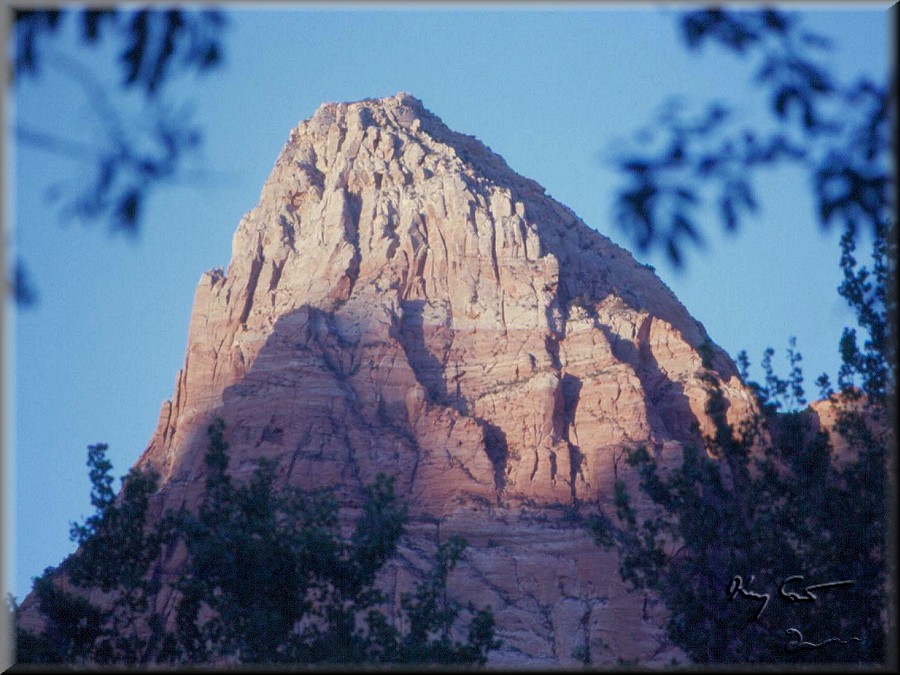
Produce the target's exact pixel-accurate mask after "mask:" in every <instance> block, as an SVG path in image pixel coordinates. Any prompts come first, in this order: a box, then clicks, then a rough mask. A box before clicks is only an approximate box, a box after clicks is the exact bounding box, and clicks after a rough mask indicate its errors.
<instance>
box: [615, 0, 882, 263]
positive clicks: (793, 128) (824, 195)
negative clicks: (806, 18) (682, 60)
mask: <svg viewBox="0 0 900 675" xmlns="http://www.w3.org/2000/svg"><path fill="white" fill-rule="evenodd" d="M680 24H681V30H682V33H683V37H684V40H685V42H686V44H687V46H688V47H689V48H690V49H700V48H702V47H703V46H704V45H706V44H708V43H714V44H717V45H718V46H720V47H722V48H724V49H726V50H729V51H732V52H735V53H738V54H741V55H744V56H745V57H747V58H749V59H753V60H754V61H755V71H754V76H753V83H754V86H755V87H757V88H758V89H759V90H760V92H761V93H762V94H763V95H765V96H767V97H768V100H769V106H770V110H771V113H772V121H773V123H774V126H773V128H763V127H761V126H756V127H754V126H747V125H744V126H741V125H740V121H739V120H736V119H735V117H736V115H735V112H734V111H733V110H732V109H731V108H730V107H729V105H728V104H727V103H726V102H724V101H714V102H711V103H708V104H707V105H706V109H705V110H704V111H702V112H700V113H694V114H690V113H688V112H686V110H685V105H684V102H683V101H681V100H680V99H678V98H675V99H670V100H669V101H667V103H666V104H665V105H664V106H663V108H662V111H661V113H660V114H659V116H658V118H657V119H656V120H654V121H653V123H652V124H650V125H648V127H647V128H646V129H644V130H642V131H641V132H639V133H638V134H637V135H636V137H635V139H634V142H633V143H632V144H631V147H630V148H629V149H627V150H625V151H624V152H621V153H619V154H618V155H617V156H615V157H614V158H613V163H614V164H615V165H616V166H617V167H618V169H619V170H620V171H621V172H622V173H623V174H624V176H625V177H626V181H627V184H626V185H625V186H624V187H623V188H622V189H621V190H619V191H617V198H616V205H615V219H616V221H617V223H618V224H619V226H620V227H622V228H623V229H624V230H625V232H626V233H628V234H629V235H630V236H631V237H632V240H633V241H634V243H635V244H636V245H637V247H638V248H639V249H640V250H642V251H643V250H647V249H649V248H651V247H664V249H665V251H666V253H667V255H668V257H669V259H670V260H671V261H672V263H673V264H674V265H675V266H680V265H681V264H682V259H683V256H684V250H685V247H686V245H694V246H699V245H702V243H703V241H704V240H703V236H702V232H701V230H702V227H701V225H700V223H702V222H704V221H706V220H707V219H708V217H707V216H706V215H705V211H704V210H705V209H709V208H714V209H715V210H716V211H717V216H718V219H719V220H720V221H721V224H722V226H723V227H724V228H725V229H726V230H736V229H737V228H738V227H739V225H740V223H741V222H742V221H743V219H744V217H745V216H747V215H748V214H752V213H754V212H755V211H756V210H757V209H758V202H759V200H758V196H757V193H756V191H755V189H754V177H755V175H757V173H758V172H759V171H760V170H762V169H765V168H770V167H775V166H778V165H785V164H792V165H796V166H798V167H801V168H802V169H803V170H804V171H805V172H806V173H807V174H808V176H809V178H810V183H811V185H812V186H813V192H814V196H815V200H816V204H817V210H818V213H817V216H818V219H819V222H820V224H821V226H822V227H823V228H828V227H830V226H832V225H833V224H834V223H841V224H842V226H843V228H844V231H845V232H848V233H850V236H855V234H856V232H857V229H858V228H860V227H865V228H868V229H869V230H874V229H876V228H877V227H879V224H880V223H882V222H884V220H885V219H886V218H887V216H888V215H889V214H890V213H891V212H892V209H893V197H892V192H891V184H892V179H891V173H890V168H889V162H888V157H889V156H888V150H889V147H890V138H891V136H890V115H889V111H890V109H891V107H892V106H893V105H894V96H895V90H894V85H893V81H892V82H891V84H890V85H889V86H888V85H887V84H884V83H879V82H875V81H873V80H871V79H870V78H867V77H861V78H859V79H858V80H856V81H853V82H846V83H845V82H839V81H838V80H837V79H836V78H835V76H834V75H833V73H831V72H830V71H829V69H828V68H826V67H825V66H824V65H823V64H822V63H821V58H820V54H821V53H823V52H824V51H826V50H828V49H829V47H830V41H829V40H828V39H827V38H825V37H823V36H821V35H817V34H814V33H811V32H808V31H806V30H805V29H804V28H803V26H802V23H801V20H800V17H799V16H798V15H796V14H793V13H786V12H782V11H779V10H775V9H761V10H752V11H751V10H744V9H735V10H727V9H722V8H715V9H704V10H696V11H689V12H685V13H684V14H682V15H681V18H680Z"/></svg>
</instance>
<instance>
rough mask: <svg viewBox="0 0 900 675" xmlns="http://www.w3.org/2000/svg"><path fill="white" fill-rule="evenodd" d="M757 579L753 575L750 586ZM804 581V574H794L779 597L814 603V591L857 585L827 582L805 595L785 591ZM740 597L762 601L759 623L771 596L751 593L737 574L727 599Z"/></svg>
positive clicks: (783, 582)
mask: <svg viewBox="0 0 900 675" xmlns="http://www.w3.org/2000/svg"><path fill="white" fill-rule="evenodd" d="M754 578H755V577H754V576H752V575H751V577H750V580H749V581H748V582H747V583H748V584H752V583H753V579H754ZM796 580H800V581H802V580H803V575H802V574H794V575H793V576H790V577H788V578H787V579H785V580H784V581H782V582H781V585H780V586H779V587H778V595H780V596H781V597H782V598H784V599H785V600H787V601H789V602H812V601H814V600H817V599H818V596H817V595H816V594H815V593H813V591H820V590H823V589H825V588H835V587H838V586H850V585H851V584H853V583H855V582H854V581H853V580H852V579H845V580H843V581H826V582H825V583H823V584H813V585H812V586H806V587H805V588H804V589H803V594H802V595H801V594H800V593H796V592H794V591H789V590H785V587H786V586H787V585H788V584H790V583H791V582H792V581H796ZM737 595H740V596H741V597H742V598H749V599H750V600H762V605H760V608H759V609H758V610H757V612H756V616H754V617H753V618H754V620H756V621H758V620H759V617H761V616H762V613H763V611H765V609H766V606H767V605H768V604H769V599H770V597H771V596H770V595H769V594H768V593H756V592H755V591H751V590H749V589H747V588H745V587H744V578H743V577H742V576H741V575H739V574H735V575H734V576H733V577H732V578H731V583H729V584H728V590H727V591H726V597H727V598H728V600H729V601H731V600H734V598H735V597H736V596H737Z"/></svg>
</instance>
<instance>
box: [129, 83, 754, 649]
mask: <svg viewBox="0 0 900 675" xmlns="http://www.w3.org/2000/svg"><path fill="white" fill-rule="evenodd" d="M707 342H709V338H708V336H707V334H706V332H705V330H704V328H703V326H702V325H701V324H700V323H699V322H697V321H696V320H694V319H693V318H691V316H690V315H689V314H688V313H687V311H686V310H685V308H684V307H683V306H682V305H681V303H680V302H679V301H678V299H677V298H676V297H675V296H674V295H673V294H672V292H671V291H670V290H669V289H668V288H667V287H666V286H665V284H663V283H662V282H661V281H660V280H659V279H658V278H657V277H656V276H655V275H654V273H653V271H652V270H651V269H649V268H648V267H645V266H643V265H641V264H639V263H638V262H636V261H635V260H634V258H633V257H632V256H631V255H630V254H629V253H628V252H626V251H625V250H623V249H621V248H619V247H618V246H616V245H615V244H613V243H612V242H611V241H610V240H609V239H607V238H606V237H604V236H603V235H601V234H599V233H598V232H597V231H595V230H593V229H591V228H589V227H587V226H586V225H585V224H584V223H583V222H582V221H581V220H580V219H579V218H578V217H577V216H576V215H575V214H574V213H573V212H572V211H571V210H570V209H568V208H566V207H565V206H563V205H562V204H560V203H558V202H556V201H555V200H553V199H552V198H550V197H549V196H547V194H546V193H545V191H544V189H543V188H542V187H541V186H540V185H538V184H537V183H535V182H534V181H532V180H529V179H527V178H523V177H522V176H519V175H517V174H516V173H514V172H513V171H512V170H511V169H510V168H509V167H508V166H507V165H506V163H505V162H504V160H503V159H502V158H501V157H499V156H498V155H496V154H494V153H493V152H491V151H490V150H489V149H488V148H487V147H486V146H485V145H484V144H482V143H481V142H479V141H478V140H476V139H475V138H473V137H471V136H465V135H462V134H459V133H456V132H454V131H451V130H450V129H448V128H447V127H446V126H445V125H444V124H443V122H441V120H440V119H439V118H438V117H436V116H435V115H433V114H432V113H430V112H429V111H428V110H426V109H425V108H424V107H423V105H422V103H421V102H420V101H418V100H417V99H415V98H414V97H412V96H410V95H408V94H398V95H397V96H394V97H391V98H385V99H381V100H366V101H360V102H358V103H349V104H343V103H339V104H331V103H329V104H324V105H322V106H321V107H320V108H319V110H318V111H317V112H316V113H315V115H313V117H312V118H311V119H309V120H307V121H305V122H302V123H300V125H299V126H297V127H296V128H295V129H293V130H292V131H291V132H290V135H289V137H288V140H287V143H286V144H285V146H284V148H283V149H282V151H281V153H280V155H279V156H278V159H277V160H276V162H275V167H274V169H273V171H272V173H271V175H270V177H269V179H268V180H267V181H266V183H265V185H264V186H263V189H262V194H261V196H260V200H259V203H258V204H257V206H256V207H255V208H254V209H253V210H252V211H250V212H249V213H248V214H247V215H246V216H245V217H244V218H242V220H241V222H240V223H239V225H238V228H237V231H236V233H235V235H234V241H233V251H232V258H231V262H230V263H229V265H228V268H227V270H225V271H222V270H213V271H211V272H207V273H205V274H204V275H203V276H202V277H201V279H200V283H199V285H198V287H197V291H196V296H195V300H194V309H193V312H192V315H191V323H190V331H189V337H188V346H187V355H186V358H185V365H184V368H183V369H182V370H181V371H180V372H179V374H178V377H177V380H176V385H175V392H174V396H173V398H172V400H171V401H167V402H166V403H165V404H163V408H162V411H161V414H160V420H159V425H158V428H157V430H156V432H155V434H154V436H153V438H152V440H151V441H150V444H149V446H148V448H147V450H146V451H145V453H144V455H143V456H142V458H141V459H140V460H139V463H140V464H151V465H153V466H155V467H156V468H157V470H159V471H160V473H161V474H162V477H163V484H162V488H161V490H160V493H159V495H158V497H157V501H156V504H155V509H156V512H157V513H159V512H161V511H162V510H163V509H164V508H173V507H179V506H181V505H183V504H186V505H187V506H189V507H194V506H196V505H197V504H198V503H199V501H200V500H201V499H202V495H203V489H204V475H203V472H204V465H203V455H204V452H205V449H206V428H207V425H208V424H209V422H210V421H211V420H212V419H213V418H214V417H222V418H223V419H224V420H225V422H226V425H227V430H226V438H227V440H228V441H229V443H230V452H231V470H232V473H233V474H234V475H235V476H236V477H238V478H240V477H241V476H247V475H249V474H250V472H252V470H253V468H254V467H255V465H256V461H257V460H258V459H259V458H261V457H269V458H272V459H275V460H277V462H278V467H279V480H280V481H282V483H283V484H288V483H290V484H296V485H299V486H302V487H305V488H319V487H328V488H330V489H331V490H333V491H334V492H335V493H336V494H337V495H338V496H339V497H340V499H341V503H342V504H343V505H344V506H345V507H346V513H347V515H348V517H352V514H353V510H354V507H355V506H357V505H358V504H359V503H360V498H361V494H362V491H361V488H362V486H363V485H365V484H367V483H369V482H371V481H372V480H373V479H374V478H375V476H376V475H377V474H378V473H379V472H385V473H388V474H391V475H393V476H395V477H396V480H397V487H398V492H399V493H400V495H401V496H402V497H403V498H404V499H405V500H407V501H408V503H409V506H410V513H411V522H410V525H409V528H408V535H409V536H408V537H407V539H406V540H405V543H404V545H403V546H402V547H401V549H400V552H399V555H398V557H397V558H396V559H395V560H394V561H393V562H392V563H391V564H390V568H389V569H388V570H386V573H385V574H384V577H383V582H384V583H385V585H386V587H387V588H389V589H391V590H392V592H393V597H395V598H396V599H397V602H398V604H399V597H400V593H401V592H402V591H403V590H404V589H407V588H409V586H410V584H412V583H414V582H415V581H416V580H417V579H418V578H419V576H418V575H420V573H421V570H422V569H423V568H424V566H425V561H426V560H427V557H428V556H429V555H430V554H432V553H433V552H434V550H435V547H436V545H437V542H438V540H441V541H443V540H445V539H446V537H447V536H449V535H451V534H461V535H463V536H464V537H466V538H467V539H468V541H469V544H470V545H469V548H468V550H467V554H466V558H465V560H464V561H463V562H462V563H461V564H460V566H459V567H458V568H457V571H456V572H454V575H453V576H452V578H451V591H452V595H453V596H454V597H456V598H457V599H460V600H463V601H467V600H473V601H474V602H475V603H476V604H477V605H479V606H484V605H488V604H489V605H491V606H492V608H493V610H494V613H495V616H496V619H497V624H498V637H499V638H500V639H502V640H503V647H502V648H501V649H500V650H499V651H497V652H495V653H494V654H493V655H492V662H494V663H496V664H501V665H502V664H510V665H515V664H525V663H529V664H536V665H541V664H545V665H551V666H553V665H577V663H578V661H577V660H576V659H575V658H574V657H573V654H575V653H580V654H582V655H583V654H584V653H585V651H584V650H589V654H590V658H591V660H592V661H593V663H595V664H604V663H606V664H611V663H615V662H616V661H617V659H619V658H622V659H638V660H640V661H643V662H648V663H663V662H668V661H669V660H670V659H671V658H672V657H673V656H679V657H680V655H679V654H678V653H677V652H676V651H674V650H672V649H670V648H662V649H661V648H660V640H661V637H662V635H663V631H662V628H661V626H662V622H663V618H664V617H663V615H662V607H661V606H660V604H659V603H658V602H656V600H655V599H654V598H652V597H645V596H644V594H642V593H630V592H629V591H628V590H627V589H626V587H625V586H624V584H623V583H622V582H621V580H620V579H619V577H618V574H617V571H616V570H617V565H618V560H617V557H616V555H615V553H614V552H605V551H603V550H602V549H600V548H598V547H597V546H595V545H594V544H593V543H592V541H591V539H590V537H589V535H588V534H587V532H586V531H585V529H584V528H583V526H581V525H578V524H577V523H576V522H573V521H574V519H573V518H572V513H573V512H574V508H575V507H577V508H579V509H581V510H582V511H592V510H595V509H596V507H597V505H598V504H599V505H601V506H605V507H606V510H607V512H611V511H612V506H611V498H612V484H613V481H614V480H615V477H616V476H618V477H620V478H623V477H624V478H625V479H626V480H628V481H632V480H633V476H630V475H629V471H630V467H628V466H627V465H626V464H625V463H624V461H621V458H622V453H623V450H624V448H626V447H631V446H635V445H638V444H647V445H648V446H649V447H651V448H652V449H654V450H655V451H656V452H657V453H658V455H659V456H660V457H661V458H662V459H663V461H664V462H669V463H671V462H674V461H678V460H679V458H680V456H681V450H680V449H681V447H682V445H683V444H684V443H686V442H695V441H697V440H698V439H699V434H701V433H702V432H703V431H704V430H709V429H710V428H711V424H710V422H709V420H708V419H707V417H706V415H705V412H704V407H705V402H706V396H705V393H704V392H705V385H704V383H703V382H702V381H701V380H700V379H699V377H698V376H699V375H700V374H701V373H702V372H703V366H702V363H701V356H700V353H699V351H698V349H699V348H700V347H701V345H703V344H704V343H707ZM712 353H713V359H712V365H713V368H714V371H713V375H714V376H715V377H717V378H718V379H720V380H721V382H722V386H723V389H724V392H725V395H726V398H727V401H728V416H729V419H730V420H731V421H737V420H738V419H740V418H742V417H743V416H745V415H746V414H748V413H749V412H751V411H752V409H753V408H752V406H753V403H752V396H751V395H750V393H749V392H748V391H747V390H746V389H745V388H744V386H743V385H742V384H741V383H740V380H739V378H738V375H737V372H736V369H735V367H734V365H733V363H732V362H731V360H730V359H729V358H728V356H727V355H726V354H725V353H724V352H723V351H722V350H720V349H719V348H718V347H715V346H712ZM181 564H183V561H181V560H180V559H179V558H178V557H177V556H176V558H174V559H173V560H171V561H170V562H169V568H168V570H167V574H168V575H172V576H177V574H178V569H179V565H181ZM168 578H171V576H170V577H168Z"/></svg>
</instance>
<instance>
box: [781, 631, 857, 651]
mask: <svg viewBox="0 0 900 675" xmlns="http://www.w3.org/2000/svg"><path fill="white" fill-rule="evenodd" d="M784 632H785V633H787V634H788V635H791V636H793V637H794V639H793V640H789V641H788V643H787V650H788V651H789V652H799V651H804V650H807V651H809V650H813V649H819V648H820V647H824V646H825V645H827V644H829V643H832V642H839V643H840V644H842V645H846V644H850V643H851V642H862V640H861V639H859V638H858V637H852V638H850V639H849V640H841V639H840V638H836V637H832V638H828V639H827V640H823V641H822V642H806V641H805V640H804V639H803V633H801V632H800V631H799V630H797V629H796V628H788V629H786V630H785V631H784Z"/></svg>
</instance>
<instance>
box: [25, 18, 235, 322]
mask: <svg viewBox="0 0 900 675" xmlns="http://www.w3.org/2000/svg"><path fill="white" fill-rule="evenodd" d="M12 20H13V33H12V38H13V40H12V42H13V54H12V62H11V63H10V64H9V79H10V83H11V84H12V85H13V86H15V84H16V83H17V82H18V81H19V80H21V79H24V78H37V77H40V76H41V75H42V74H43V73H44V72H45V71H46V69H47V68H48V67H49V68H54V69H57V70H59V71H60V72H62V73H64V74H66V76H67V77H68V79H69V80H70V81H72V82H75V83H77V84H78V85H80V86H81V87H82V88H83V90H84V93H85V95H86V97H87V99H88V101H89V102H90V104H91V106H92V109H93V112H94V114H95V116H96V118H97V121H98V122H99V125H100V127H101V128H102V129H103V132H102V133H101V134H100V135H99V136H98V137H97V138H95V139H93V140H91V141H84V140H82V139H77V138H73V137H69V136H65V135H62V134H60V131H59V129H36V128H33V127H31V126H29V125H28V124H27V123H26V122H25V121H20V122H19V123H18V125H17V127H16V129H15V134H16V138H17V140H18V141H19V142H20V143H24V144H29V145H31V146H33V147H36V148H40V149H43V150H46V151H48V152H51V153H53V154H55V155H57V156H60V157H70V158H74V159H77V160H78V161H81V162H85V163H87V164H88V167H89V168H88V171H87V172H86V173H85V175H84V176H82V178H83V179H84V182H83V184H81V185H80V186H79V185H77V184H76V183H75V182H74V181H73V182H72V183H70V184H68V183H67V184H65V185H63V186H62V192H61V194H62V195H64V196H65V198H64V199H63V204H62V206H61V215H62V216H63V217H64V218H66V219H69V218H75V219H79V220H82V221H85V222H91V221H99V222H103V221H105V222H107V223H109V225H110V227H111V228H112V230H114V231H121V232H126V233H128V234H132V235H133V234H135V233H136V232H137V231H138V229H139V228H140V223H141V217H142V214H143V209H144V205H145V203H146V201H147V199H148V197H149V195H150V194H151V193H152V191H153V190H154V189H155V188H156V187H157V186H158V185H160V184H162V183H164V182H165V181H167V180H172V179H174V178H176V177H177V176H178V175H179V174H178V172H179V169H180V168H181V167H182V165H183V162H184V158H185V156H186V155H187V154H188V153H190V152H191V151H193V150H195V149H196V148H197V147H198V146H199V144H200V142H201V131H200V128H199V127H198V126H197V125H196V124H195V123H194V122H193V121H192V120H191V115H190V112H189V110H188V109H187V108H186V107H185V106H177V107H176V106H175V105H174V102H173V101H172V100H171V96H170V94H169V92H168V91H167V88H166V85H167V84H168V83H169V82H171V81H173V80H175V79H177V78H178V77H179V76H181V75H184V74H189V73H197V74H204V73H206V72H208V71H209V70H211V69H212V68H215V67H216V66H217V65H219V64H220V62H221V60H222V52H223V50H222V44H221V33H222V31H223V28H224V26H225V21H224V16H223V15H222V14H221V13H220V12H218V11H216V10H211V9H206V10H182V9H177V8H169V9H152V8H148V7H143V8H134V9H131V8H129V9H125V8H115V7H113V8H108V9H90V8H83V9H81V8H75V7H71V8H63V9H50V10H47V9H41V10H24V9H16V10H13V12H12ZM67 21H70V22H74V23H75V24H76V25H77V26H79V28H80V38H81V44H82V50H80V51H83V55H84V57H85V58H84V59H79V58H78V56H79V53H77V51H76V53H69V54H64V53H60V52H58V51H55V50H54V49H52V46H53V42H52V39H53V38H55V37H56V36H57V35H58V34H59V32H60V29H61V28H62V27H63V26H64V25H65V23H66V22H67ZM110 47H112V48H114V49H115V51H116V52H117V57H116V58H117V61H116V62H115V67H116V68H117V69H118V70H119V72H120V82H119V85H118V89H115V88H113V89H111V88H109V87H108V86H106V85H104V84H103V82H102V79H101V77H99V76H98V74H97V63H98V62H97V58H98V55H99V54H102V53H103V49H106V48H110ZM132 92H136V93H137V94H138V95H139V97H138V101H137V102H136V103H135V102H134V101H131V100H130V99H128V97H129V96H132ZM24 274H25V273H24V267H22V266H21V264H20V265H18V266H17V267H16V269H15V277H16V278H15V281H14V282H10V283H11V284H13V283H14V285H13V297H14V299H16V300H17V302H19V304H20V306H25V305H27V304H31V303H29V302H27V301H28V300H29V299H30V300H31V301H32V302H33V300H34V295H33V294H32V295H30V296H29V295H27V294H24V293H23V292H21V291H20V289H26V288H29V285H28V283H27V282H26V279H25V276H24Z"/></svg>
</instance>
